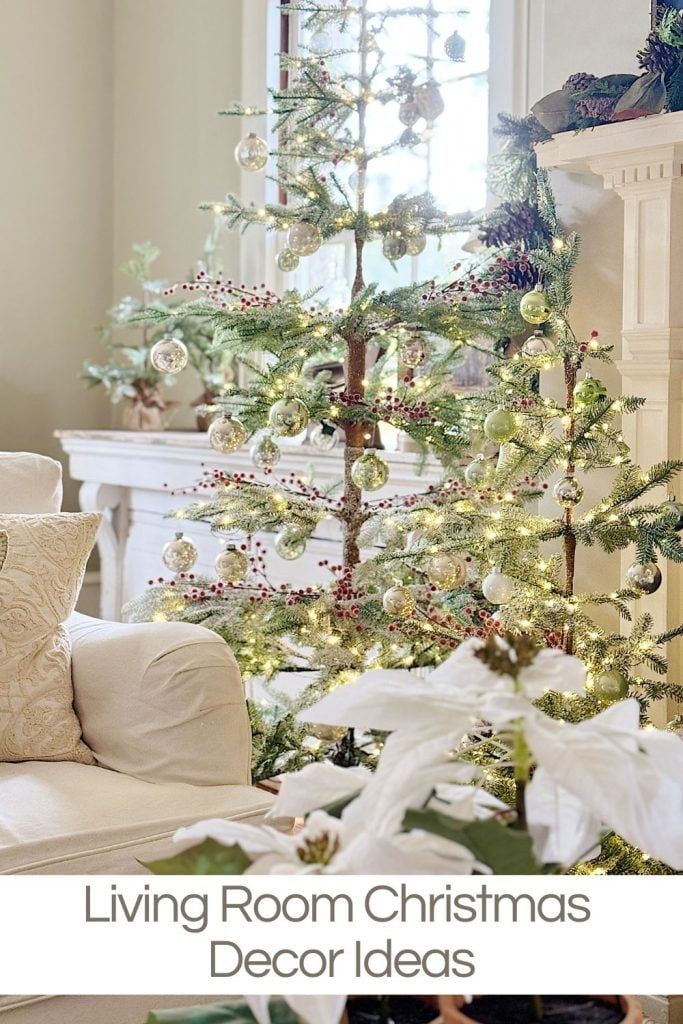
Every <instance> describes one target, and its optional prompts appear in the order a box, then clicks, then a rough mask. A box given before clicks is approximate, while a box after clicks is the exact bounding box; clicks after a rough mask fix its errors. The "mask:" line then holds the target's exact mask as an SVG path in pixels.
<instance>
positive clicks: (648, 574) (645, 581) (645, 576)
mask: <svg viewBox="0 0 683 1024" xmlns="http://www.w3.org/2000/svg"><path fill="white" fill-rule="evenodd" d="M626 578H627V580H628V582H629V584H630V585H631V586H632V587H634V588H635V589H636V590H639V591H640V592H641V594H654V592H655V591H656V590H659V588H660V587H661V585H662V574H661V572H660V571H659V568H658V566H657V565H655V563H654V562H634V563H633V565H630V566H629V567H628V569H627V570H626Z"/></svg>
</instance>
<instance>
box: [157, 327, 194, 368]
mask: <svg viewBox="0 0 683 1024" xmlns="http://www.w3.org/2000/svg"><path fill="white" fill-rule="evenodd" d="M188 358H189V357H188V352H187V345H186V344H185V342H183V341H181V340H180V338H174V337H172V335H170V334H167V335H166V336H165V337H164V338H160V339H159V341H157V342H156V343H155V344H154V345H152V349H151V351H150V353H149V361H150V363H151V364H152V366H153V367H154V369H155V370H157V371H158V372H159V373H171V374H175V373H180V371H181V370H184V369H185V367H186V366H187V360H188Z"/></svg>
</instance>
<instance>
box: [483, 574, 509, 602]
mask: <svg viewBox="0 0 683 1024" xmlns="http://www.w3.org/2000/svg"><path fill="white" fill-rule="evenodd" d="M481 590H482V593H483V595H484V597H485V598H486V600H487V601H490V602H491V604H507V602H508V601H509V600H510V598H511V597H512V595H513V594H514V592H515V581H514V580H513V579H511V578H510V577H509V576H506V575H505V574H504V573H502V572H501V571H500V569H498V568H495V569H494V570H493V572H491V573H489V575H488V576H486V577H485V578H484V579H483V580H482V581H481Z"/></svg>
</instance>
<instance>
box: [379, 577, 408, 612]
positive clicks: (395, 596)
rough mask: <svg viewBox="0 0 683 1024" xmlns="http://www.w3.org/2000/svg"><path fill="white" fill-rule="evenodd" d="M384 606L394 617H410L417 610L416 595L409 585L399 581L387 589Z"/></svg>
mask: <svg viewBox="0 0 683 1024" xmlns="http://www.w3.org/2000/svg"><path fill="white" fill-rule="evenodd" d="M382 607H383V608H384V611H385V612H386V613H387V615H390V616H391V617H392V619H409V618H410V616H411V615H412V614H413V612H414V611H415V595H414V594H413V592H412V590H411V589H410V588H409V587H404V586H403V585H402V584H400V583H397V584H395V585H394V586H393V587H389V589H388V590H387V591H385V593H384V597H383V598H382Z"/></svg>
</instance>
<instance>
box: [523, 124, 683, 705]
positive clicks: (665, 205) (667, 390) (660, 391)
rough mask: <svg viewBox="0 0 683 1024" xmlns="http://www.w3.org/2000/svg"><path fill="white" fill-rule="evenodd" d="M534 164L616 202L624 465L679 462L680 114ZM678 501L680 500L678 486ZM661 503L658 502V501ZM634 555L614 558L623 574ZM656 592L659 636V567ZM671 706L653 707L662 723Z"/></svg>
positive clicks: (569, 142) (663, 609) (682, 578)
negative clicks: (638, 401)
mask: <svg viewBox="0 0 683 1024" xmlns="http://www.w3.org/2000/svg"><path fill="white" fill-rule="evenodd" d="M538 159H539V164H540V166H542V167H548V168H551V167H553V168H558V169H560V170H564V171H569V172H570V173H576V174H597V175H599V176H601V177H602V179H603V181H604V184H605V188H606V189H613V190H614V191H615V192H617V193H618V194H619V195H620V196H621V198H622V199H623V200H624V274H623V322H622V337H623V351H622V359H621V361H620V362H619V363H617V366H618V368H619V370H620V371H621V375H622V379H623V392H624V394H631V395H639V396H642V397H643V398H645V399H646V405H645V407H644V408H643V409H641V410H639V411H638V413H636V414H635V415H633V416H627V417H625V418H624V437H625V440H626V441H627V442H628V444H629V445H630V447H631V451H632V457H633V461H634V462H636V463H640V464H641V465H643V466H648V465H650V464H652V463H654V462H660V461H662V460H663V459H666V458H671V459H677V458H680V457H681V455H682V454H683V112H682V113H674V114H661V115H658V116H655V117H645V118H640V119H638V120H635V121H627V122H621V123H619V124H614V125H605V126H603V127H600V128H595V129H593V130H591V131H586V132H580V133H563V134H562V135H556V136H555V137H554V138H553V139H551V140H550V141H549V142H546V143H544V144H543V145H541V146H539V147H538ZM677 488H678V492H677V497H679V498H682V499H683V492H681V484H680V481H678V482H677ZM661 497H662V500H665V498H666V494H665V493H662V495H661ZM632 561H633V552H631V551H629V552H625V553H624V555H623V558H622V562H623V566H622V568H623V569H624V571H625V569H626V568H627V567H628V565H629V564H630V563H631V562H632ZM661 568H662V574H663V576H664V580H663V583H662V586H661V588H660V589H659V591H658V592H657V593H656V594H654V595H652V596H651V597H648V598H647V599H646V602H645V601H643V602H640V603H641V604H642V609H641V610H642V611H648V612H650V613H651V614H652V615H653V616H654V619H655V624H656V627H657V628H658V629H661V630H662V631H663V630H665V629H667V628H670V627H672V626H674V625H677V624H678V623H680V622H682V621H683V593H682V591H683V573H682V572H681V567H680V566H672V565H669V566H667V565H662V566H661ZM669 678H670V679H671V680H672V681H676V682H678V681H681V680H683V643H682V642H681V641H680V640H679V641H677V642H674V643H673V644H672V645H671V646H670V649H669ZM677 710H678V711H680V708H677V707H675V706H669V707H667V708H664V707H662V708H661V710H660V715H659V719H660V722H661V723H662V724H663V723H664V722H665V721H666V720H667V719H668V718H670V717H671V716H672V715H673V714H674V713H676V711H677Z"/></svg>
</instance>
